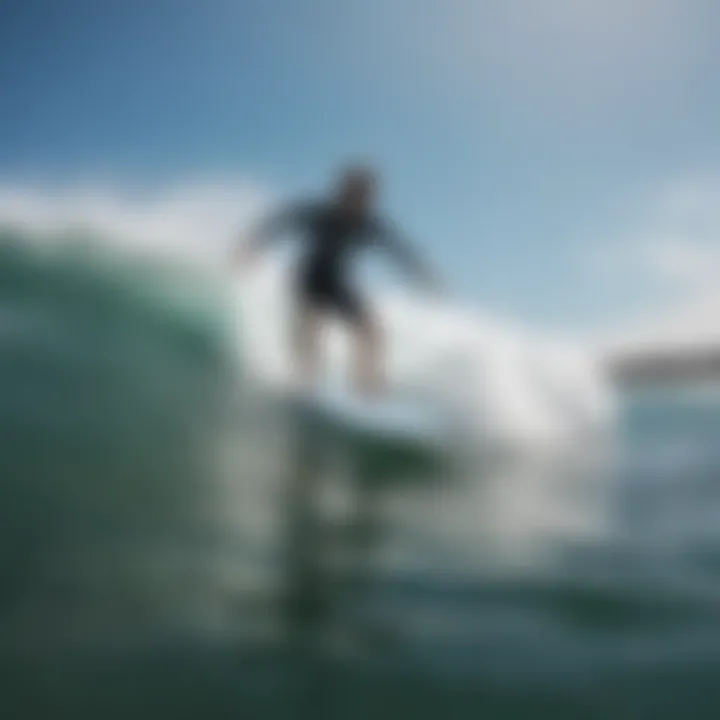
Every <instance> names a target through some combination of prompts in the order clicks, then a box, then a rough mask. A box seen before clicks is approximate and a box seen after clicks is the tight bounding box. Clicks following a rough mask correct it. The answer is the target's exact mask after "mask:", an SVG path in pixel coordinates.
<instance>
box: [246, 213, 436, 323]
mask: <svg viewBox="0 0 720 720" xmlns="http://www.w3.org/2000/svg"><path fill="white" fill-rule="evenodd" d="M286 230H294V231H298V232H299V234H300V236H301V238H302V240H303V241H304V252H303V255H302V258H301V261H300V264H299V267H298V272H297V275H296V279H295V280H296V282H295V286H296V292H297V294H298V299H299V301H300V302H301V303H303V304H305V305H308V306H310V307H313V308H317V309H321V310H325V311H331V312H334V313H337V314H339V315H340V316H341V317H343V318H344V319H345V320H347V321H349V322H352V323H356V324H362V323H363V322H364V321H365V320H366V318H367V308H366V306H365V302H364V301H363V299H362V297H361V296H360V294H359V293H358V292H357V291H356V290H355V288H354V287H353V285H352V283H351V281H350V278H349V274H348V273H349V265H350V262H351V260H352V257H353V256H354V255H355V254H356V253H357V251H358V250H361V249H363V248H369V247H381V248H384V249H385V250H387V251H389V252H391V253H392V254H393V255H394V256H395V258H396V259H397V260H398V261H399V262H401V263H402V264H403V265H404V266H405V267H406V268H407V269H408V270H409V271H411V272H412V273H413V274H415V275H419V276H421V277H422V278H428V277H429V276H428V273H427V271H426V269H425V268H424V266H423V265H422V264H421V263H420V261H419V259H418V258H417V257H416V256H415V254H414V253H412V252H411V250H410V249H409V248H408V246H407V245H406V244H405V242H404V240H403V239H402V237H401V236H400V234H399V233H398V232H397V230H395V229H394V228H393V226H392V225H391V224H390V223H389V222H387V221H385V220H381V219H380V218H378V217H376V216H374V215H352V214H349V213H346V212H344V211H343V210H342V209H340V208H338V207H337V206H335V205H333V204H330V203H322V202H306V203H298V204H296V205H293V206H290V207H288V208H285V209H284V210H283V211H281V212H280V213H278V214H276V215H274V216H272V217H271V218H270V219H269V220H268V221H266V222H265V223H264V224H263V225H262V226H261V228H260V231H259V233H258V234H257V239H258V241H259V242H261V243H266V242H269V241H270V240H272V239H273V238H274V237H276V236H277V235H278V234H280V233H281V232H284V231H286Z"/></svg>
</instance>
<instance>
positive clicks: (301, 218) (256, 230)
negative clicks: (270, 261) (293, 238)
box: [249, 203, 311, 250]
mask: <svg viewBox="0 0 720 720" xmlns="http://www.w3.org/2000/svg"><path fill="white" fill-rule="evenodd" d="M310 212H311V208H310V205H309V204H307V203H292V204H289V205H285V206H284V207H281V208H280V209H279V210H276V211H275V212H273V213H271V214H269V215H267V216H265V217H264V218H262V219H261V220H260V221H259V222H258V223H256V224H255V226H254V227H253V228H252V229H251V232H250V234H249V236H250V238H251V241H250V242H251V245H252V248H253V249H255V250H261V249H264V248H265V247H267V246H268V245H270V244H271V243H272V242H274V241H275V240H277V239H278V238H279V237H280V236H281V235H283V234H284V233H286V232H288V231H292V230H296V229H299V228H301V227H302V226H303V225H304V224H305V223H306V221H307V219H308V217H309V215H310Z"/></svg>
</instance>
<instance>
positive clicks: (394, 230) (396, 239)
mask: <svg viewBox="0 0 720 720" xmlns="http://www.w3.org/2000/svg"><path fill="white" fill-rule="evenodd" d="M372 235H373V242H374V244H375V245H376V246H379V247H381V248H383V249H384V250H385V251H386V252H388V253H389V254H390V255H391V256H392V257H393V258H394V260H395V262H397V263H398V264H399V265H400V266H401V267H402V268H403V270H404V271H405V272H407V273H408V274H409V275H411V276H412V277H413V278H414V279H416V280H417V281H419V282H421V283H423V284H426V285H436V284H437V283H436V278H435V275H434V273H433V272H432V271H431V270H430V268H429V267H428V265H427V264H426V263H425V262H424V260H423V259H422V258H421V257H420V255H419V254H418V253H417V252H416V251H415V250H414V249H413V248H412V247H411V245H410V243H409V242H408V241H407V239H406V238H405V236H404V235H403V233H402V232H401V231H400V229H399V228H398V227H397V226H396V225H395V224H394V223H392V222H390V221H388V220H376V221H374V223H373V228H372Z"/></svg>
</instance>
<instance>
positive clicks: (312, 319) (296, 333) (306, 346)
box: [291, 302, 322, 391]
mask: <svg viewBox="0 0 720 720" xmlns="http://www.w3.org/2000/svg"><path fill="white" fill-rule="evenodd" d="M321 322H322V318H321V316H320V312H319V310H318V309H316V308H314V307H313V306H312V305H310V304H308V303H303V302H301V303H298V304H297V308H296V311H295V317H294V321H293V328H292V338H291V341H292V348H291V350H292V362H293V372H294V375H295V380H296V383H297V385H298V389H299V390H301V391H309V390H312V389H313V388H314V387H315V385H316V383H317V378H318V374H319V371H320V351H319V348H320V331H321V328H322V325H321Z"/></svg>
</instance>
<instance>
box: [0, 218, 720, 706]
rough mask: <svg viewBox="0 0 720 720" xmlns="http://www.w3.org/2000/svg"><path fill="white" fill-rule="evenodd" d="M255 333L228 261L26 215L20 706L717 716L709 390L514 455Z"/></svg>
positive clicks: (4, 336)
mask: <svg viewBox="0 0 720 720" xmlns="http://www.w3.org/2000/svg"><path fill="white" fill-rule="evenodd" d="M241 330H242V329H241ZM236 332H237V328H236V317H235V313H234V309H233V307H232V303H231V302H229V298H228V295H227V294H226V293H225V292H224V290H223V288H222V287H221V286H219V285H218V284H216V283H213V282H210V281H207V280H203V279H202V278H196V279H193V280H190V279H189V278H188V276H187V275H183V276H179V275H177V274H176V273H174V272H173V271H171V270H169V269H168V268H164V267H162V266H159V265H157V264H156V265H154V266H150V265H149V264H148V263H147V262H143V263H141V262H140V261H138V260H135V261H130V260H129V259H127V258H124V259H121V258H120V257H118V256H115V255H113V256H111V255H110V254H108V253H89V252H87V248H84V249H83V248H79V247H78V245H77V243H61V244H59V245H57V246H55V248H54V249H53V250H49V249H48V248H47V247H45V248H44V249H38V248H34V249H33V246H32V245H30V244H28V243H27V242H25V239H24V238H22V237H20V236H19V235H17V234H13V233H11V232H6V233H5V234H4V235H3V237H2V242H0V448H2V449H1V451H0V470H1V472H0V478H1V479H0V686H1V687H0V713H2V717H3V718H13V719H14V718H35V717H37V718H44V717H53V718H64V717H67V718H96V717H123V718H124V717H128V718H130V717H134V718H159V717H165V718H186V717H187V718H197V717H205V718H208V719H210V718H225V717H228V718H230V717H232V718H237V717H248V718H255V717H257V718H305V717H307V718H356V717H357V718H367V717H373V716H374V717H378V718H385V717H388V718H390V717H392V718H405V717H407V718H435V717H443V718H475V717H485V718H534V719H537V718H543V717H547V718H579V719H580V718H582V719H585V718H633V719H634V718H644V717H648V718H651V717H652V718H681V717H692V718H714V717H716V715H717V712H718V710H717V708H718V706H719V705H718V703H719V702H720V688H719V686H718V677H720V614H719V613H718V607H719V600H720V521H719V520H718V513H719V511H720V483H718V474H719V473H718V471H719V469H720V451H719V450H718V443H717V436H718V430H720V399H717V397H715V398H713V393H712V392H709V391H703V392H694V393H692V392H689V391H687V390H686V389H683V388H676V389H673V390H672V391H671V390H663V391H662V392H661V391H659V390H655V391H652V390H636V391H632V392H631V391H626V392H625V393H624V394H623V395H622V397H621V403H620V412H619V417H618V421H617V426H616V427H615V428H614V430H613V432H612V433H610V434H609V436H607V437H603V438H602V439H598V438H594V439H592V440H590V439H588V440H586V441H583V442H580V441H578V442H576V443H574V444H573V445H571V446H569V447H568V446H565V447H563V448H561V449H558V448H553V449H550V448H547V449H543V448H538V447H533V448H532V449H528V448H507V447H503V448H500V449H497V450H494V449H492V448H488V447H486V446H480V445H478V446H468V445H467V444H466V443H459V444H453V443H452V442H449V441H448V440H447V438H446V439H444V440H442V441H440V442H433V441H431V440H429V439H427V438H424V437H420V436H416V435H413V434H412V433H411V434H405V435H403V434H393V433H390V432H387V433H378V432H373V431H372V429H368V428H367V427H362V428H361V427H357V426H356V425H354V424H353V423H352V422H351V421H348V420H347V419H344V418H342V417H341V416H340V415H336V414H332V413H327V412H323V411H310V410H308V409H307V408H302V407H295V406H293V405H292V404H290V403H289V402H288V401H287V400H285V399H283V398H282V397H273V396H272V394H271V393H268V392H267V391H263V390H262V388H261V387H258V386H257V384H255V383H253V382H252V381H251V379H250V377H249V376H247V374H246V372H245V368H244V367H243V363H242V361H241V359H240V358H239V357H238V354H237V352H236V347H237V342H236V341H237V337H236Z"/></svg>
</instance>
